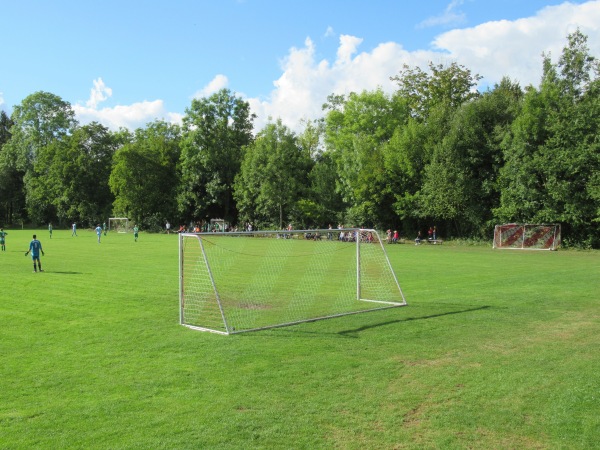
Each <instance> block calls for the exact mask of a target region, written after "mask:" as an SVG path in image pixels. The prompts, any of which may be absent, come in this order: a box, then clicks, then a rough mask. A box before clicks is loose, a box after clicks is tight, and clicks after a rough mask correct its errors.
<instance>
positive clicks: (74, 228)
mask: <svg viewBox="0 0 600 450" xmlns="http://www.w3.org/2000/svg"><path fill="white" fill-rule="evenodd" d="M72 229H73V232H72V233H71V236H77V223H75V222H73V226H72Z"/></svg>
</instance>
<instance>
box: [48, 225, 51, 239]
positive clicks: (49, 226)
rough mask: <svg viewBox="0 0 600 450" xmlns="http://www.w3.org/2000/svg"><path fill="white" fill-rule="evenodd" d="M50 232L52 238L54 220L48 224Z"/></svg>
mask: <svg viewBox="0 0 600 450" xmlns="http://www.w3.org/2000/svg"><path fill="white" fill-rule="evenodd" d="M48 233H50V239H52V222H50V223H49V224H48Z"/></svg>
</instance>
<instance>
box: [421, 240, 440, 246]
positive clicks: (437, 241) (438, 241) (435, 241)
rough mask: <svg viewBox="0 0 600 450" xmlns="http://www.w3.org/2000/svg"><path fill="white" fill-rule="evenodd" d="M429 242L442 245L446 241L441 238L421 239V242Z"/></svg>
mask: <svg viewBox="0 0 600 450" xmlns="http://www.w3.org/2000/svg"><path fill="white" fill-rule="evenodd" d="M423 241H425V242H427V243H428V244H440V245H442V244H443V243H444V241H443V240H441V239H421V242H423Z"/></svg>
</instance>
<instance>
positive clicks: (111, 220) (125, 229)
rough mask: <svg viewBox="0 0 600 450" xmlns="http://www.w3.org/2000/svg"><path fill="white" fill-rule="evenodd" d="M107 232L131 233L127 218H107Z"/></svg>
mask: <svg viewBox="0 0 600 450" xmlns="http://www.w3.org/2000/svg"><path fill="white" fill-rule="evenodd" d="M123 222H124V223H125V226H124V227H123V226H119V225H113V223H123ZM108 231H116V232H117V233H128V232H129V231H131V228H129V219H128V218H127V217H109V218H108Z"/></svg>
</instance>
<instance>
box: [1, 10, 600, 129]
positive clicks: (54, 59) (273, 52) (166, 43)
mask: <svg viewBox="0 0 600 450" xmlns="http://www.w3.org/2000/svg"><path fill="white" fill-rule="evenodd" d="M578 28H579V29H580V30H581V31H582V32H583V33H584V34H585V35H587V36H588V46H589V48H590V52H591V53H592V54H593V55H594V56H596V57H599V58H600V0H589V1H586V0H581V1H577V0H571V1H564V0H495V1H491V0H423V1H415V0H410V1H409V0H302V1H299V0H195V1H194V0H170V1H165V0H160V1H159V0H144V1H141V0H102V1H88V0H54V1H47V0H20V1H14V0H12V1H7V0H0V34H1V35H2V46H1V47H0V110H4V111H5V112H7V113H8V114H11V113H12V110H13V107H14V105H19V104H20V103H21V102H22V101H23V100H24V99H25V98H26V97H27V96H28V95H31V94H33V93H35V92H38V91H45V92H50V93H52V94H55V95H57V96H59V97H61V98H62V99H63V100H65V101H67V102H69V103H70V104H71V106H72V107H73V110H74V111H75V113H76V116H77V119H78V120H79V122H80V123H82V124H85V123H89V122H91V121H97V122H100V123H102V124H104V125H105V126H107V127H109V128H110V129H113V130H117V129H118V128H120V127H127V128H130V129H132V130H133V129H135V128H138V127H143V126H144V125H145V124H146V123H148V122H151V121H153V120H157V119H160V120H166V121H169V122H174V123H180V122H181V119H182V117H183V116H184V115H185V112H186V108H189V107H190V106H191V102H192V99H194V98H202V97H208V96H210V95H211V94H213V93H215V92H216V91H218V90H219V89H222V88H227V89H229V90H230V91H231V92H232V93H234V94H235V95H236V96H238V97H240V98H242V99H244V100H245V101H247V102H248V103H249V104H250V107H251V110H252V112H253V113H255V114H256V115H257V118H256V120H255V122H254V124H255V130H257V131H258V130H260V129H262V128H263V127H264V125H266V124H267V123H268V122H269V121H270V120H271V121H273V120H275V119H278V118H280V119H281V120H282V122H283V123H284V124H285V125H287V126H288V127H290V128H291V129H292V130H294V131H300V130H301V129H302V122H303V121H305V120H312V119H317V118H319V117H321V116H322V114H323V111H322V108H321V107H322V105H323V103H324V102H325V101H326V99H327V96H328V95H330V94H348V93H350V92H362V91H364V90H367V91H373V90H375V89H378V88H381V89H382V90H383V91H384V92H386V93H392V92H393V91H394V90H395V89H396V87H397V86H396V84H395V83H394V82H392V81H390V77H393V76H395V75H397V74H398V73H399V71H400V70H401V69H402V67H403V65H404V64H408V65H409V66H411V67H420V68H422V69H424V70H425V69H427V66H428V63H429V62H433V63H434V64H444V65H449V64H451V63H454V62H456V63H458V64H460V65H463V66H464V67H466V68H468V69H470V70H471V71H472V73H475V74H479V75H481V76H482V77H483V78H482V80H481V81H480V85H479V89H480V90H485V89H488V88H490V87H493V86H494V84H495V83H498V82H500V80H501V79H502V77H509V78H510V79H511V80H512V81H515V82H518V83H519V84H520V85H521V86H522V87H525V86H528V85H533V86H536V87H537V86H538V85H539V81H540V78H541V73H542V54H543V53H549V54H550V55H551V57H552V60H553V61H554V62H557V61H558V57H559V56H560V53H561V51H562V49H563V47H565V45H566V43H567V40H566V38H567V36H568V34H569V33H572V32H574V31H575V30H577V29H578Z"/></svg>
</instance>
